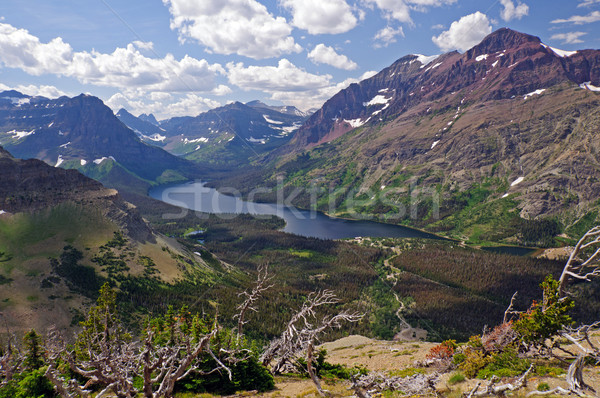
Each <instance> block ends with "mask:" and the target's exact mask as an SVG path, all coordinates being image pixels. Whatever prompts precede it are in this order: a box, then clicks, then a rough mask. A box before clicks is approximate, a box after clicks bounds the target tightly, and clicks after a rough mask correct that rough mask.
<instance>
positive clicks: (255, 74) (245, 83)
mask: <svg viewBox="0 0 600 398" xmlns="http://www.w3.org/2000/svg"><path fill="white" fill-rule="evenodd" d="M227 71H228V76H229V81H230V82H231V84H235V85H236V86H238V87H240V88H241V89H243V90H260V91H263V92H266V93H268V94H270V96H271V97H270V99H272V100H275V101H281V102H283V103H284V104H288V105H294V106H296V107H298V108H299V109H309V108H317V107H320V106H321V105H322V104H323V103H324V102H325V101H327V100H328V99H329V98H331V97H332V96H333V95H334V94H336V93H337V92H338V91H340V90H342V89H344V88H346V87H348V86H349V85H350V84H351V83H357V82H359V81H360V80H363V79H365V78H367V77H371V76H373V75H374V74H375V73H376V72H371V71H369V72H365V73H364V74H363V75H362V76H361V77H360V78H359V79H354V78H352V79H346V80H344V81H343V82H341V83H332V82H331V78H332V77H331V76H330V75H314V74H311V73H308V72H306V71H305V70H303V69H301V68H298V67H297V66H295V65H294V64H292V63H291V62H290V61H288V60H287V59H282V60H280V61H279V63H278V65H277V66H248V67H245V66H244V64H242V63H238V64H234V63H229V64H227Z"/></svg>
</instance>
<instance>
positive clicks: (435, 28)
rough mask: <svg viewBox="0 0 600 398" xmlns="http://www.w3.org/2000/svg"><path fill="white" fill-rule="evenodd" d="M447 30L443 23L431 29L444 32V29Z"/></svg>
mask: <svg viewBox="0 0 600 398" xmlns="http://www.w3.org/2000/svg"><path fill="white" fill-rule="evenodd" d="M445 28H446V26H445V25H443V24H441V23H438V24H435V25H433V26H432V27H431V29H433V30H442V29H445Z"/></svg>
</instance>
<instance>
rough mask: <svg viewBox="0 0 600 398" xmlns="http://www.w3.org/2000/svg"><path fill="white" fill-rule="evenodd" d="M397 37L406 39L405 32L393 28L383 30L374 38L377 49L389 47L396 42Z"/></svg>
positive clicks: (387, 27)
mask: <svg viewBox="0 0 600 398" xmlns="http://www.w3.org/2000/svg"><path fill="white" fill-rule="evenodd" d="M396 36H402V37H404V30H403V29H402V27H399V28H398V29H394V28H392V27H391V26H389V25H388V26H386V27H385V28H383V29H381V30H380V31H379V32H377V34H376V35H375V36H374V37H373V40H375V42H376V43H375V47H387V46H389V45H390V44H392V43H395V42H396Z"/></svg>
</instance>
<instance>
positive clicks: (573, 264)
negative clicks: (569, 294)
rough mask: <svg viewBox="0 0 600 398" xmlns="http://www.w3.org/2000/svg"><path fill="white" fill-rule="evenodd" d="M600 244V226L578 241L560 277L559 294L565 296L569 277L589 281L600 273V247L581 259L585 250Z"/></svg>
mask: <svg viewBox="0 0 600 398" xmlns="http://www.w3.org/2000/svg"><path fill="white" fill-rule="evenodd" d="M596 245H600V226H596V227H594V228H592V229H590V230H589V231H588V232H586V233H585V234H584V235H583V236H582V237H581V239H579V241H578V242H577V244H576V245H575V247H574V248H573V251H572V252H571V254H570V255H569V259H568V260H567V263H566V264H565V267H564V268H563V271H562V274H561V276H560V279H559V290H558V291H559V295H560V297H563V296H564V295H565V293H566V285H567V283H568V280H569V278H574V279H578V280H585V281H589V280H591V278H594V277H596V276H599V275H600V262H599V258H600V247H598V248H597V249H596V250H595V251H594V253H593V254H592V255H590V256H589V257H588V258H587V259H585V260H581V259H580V258H579V256H580V255H582V254H584V253H583V251H584V250H586V249H588V248H591V247H594V246H596Z"/></svg>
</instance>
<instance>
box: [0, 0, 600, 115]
mask: <svg viewBox="0 0 600 398" xmlns="http://www.w3.org/2000/svg"><path fill="white" fill-rule="evenodd" d="M500 27H509V28H511V29H515V30H518V31H521V32H524V33H529V34H533V35H536V36H539V37H540V38H541V39H542V41H543V42H544V43H546V44H549V45H551V46H553V47H557V48H561V49H564V50H576V49H582V48H596V49H597V48H600V29H599V27H600V0H566V1H565V0H562V1H559V0H535V1H534V0H522V1H519V0H477V1H475V0H126V1H122V0H121V1H117V0H83V1H82V0H78V1H75V0H61V1H48V0H3V1H2V2H1V3H0V88H2V89H8V88H15V89H18V90H20V91H22V92H25V93H26V94H30V95H38V94H39V95H45V96H49V97H56V96H59V95H62V94H67V95H77V94H79V93H82V92H85V93H90V94H93V95H96V96H99V97H100V98H102V99H103V100H104V101H105V102H106V103H107V104H108V105H109V106H110V107H111V108H113V109H114V110H115V111H116V110H118V109H119V108H120V107H125V108H127V109H128V110H129V111H131V112H132V113H134V114H136V115H137V114H139V113H143V112H144V113H149V112H152V113H154V114H155V115H156V116H157V117H158V118H167V117H171V116H181V115H197V114H199V113H201V112H203V111H206V110H208V109H211V108H214V107H216V106H219V105H223V104H226V103H227V102H230V101H242V102H247V101H250V100H254V99H260V100H262V101H264V102H266V103H269V104H290V105H296V106H297V107H299V108H301V109H303V110H306V109H308V108H313V107H319V106H320V105H321V104H322V103H323V102H324V101H326V100H327V99H328V98H330V97H331V96H332V95H333V94H335V93H336V92H337V91H339V90H340V89H342V88H345V87H347V86H348V85H349V84H350V83H352V82H356V81H359V80H361V79H362V78H365V77H368V76H371V75H372V74H374V72H377V71H379V70H381V69H383V68H384V67H386V66H388V65H390V64H391V63H392V62H394V61H395V60H396V59H398V58H400V57H402V56H404V55H406V54H424V55H433V54H440V53H443V52H447V51H451V50H454V49H457V50H459V51H461V52H462V51H465V50H466V49H468V48H470V47H471V46H472V45H474V44H476V43H477V42H479V41H480V40H481V39H482V38H483V37H484V36H485V35H487V34H488V33H490V32H491V31H493V30H496V29H498V28H500Z"/></svg>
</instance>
